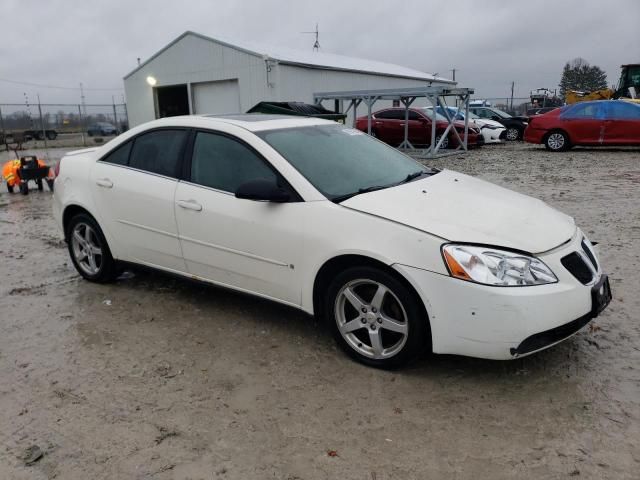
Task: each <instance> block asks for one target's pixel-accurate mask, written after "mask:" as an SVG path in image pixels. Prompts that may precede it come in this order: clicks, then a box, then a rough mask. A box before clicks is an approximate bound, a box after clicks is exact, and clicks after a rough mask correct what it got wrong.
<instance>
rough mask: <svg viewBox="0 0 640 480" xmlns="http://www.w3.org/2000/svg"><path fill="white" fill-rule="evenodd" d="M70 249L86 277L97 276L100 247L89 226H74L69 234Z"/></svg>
mask: <svg viewBox="0 0 640 480" xmlns="http://www.w3.org/2000/svg"><path fill="white" fill-rule="evenodd" d="M71 247H72V252H73V256H74V258H75V260H76V263H77V264H78V266H79V267H80V268H81V269H82V270H83V271H84V272H85V273H86V274H87V275H97V274H98V272H99V271H100V268H101V267H102V259H103V257H102V246H101V245H100V240H99V238H98V236H97V235H96V232H95V231H94V230H93V228H92V227H91V226H90V225H88V224H86V223H84V222H80V223H78V224H76V226H75V227H74V228H73V232H72V234H71Z"/></svg>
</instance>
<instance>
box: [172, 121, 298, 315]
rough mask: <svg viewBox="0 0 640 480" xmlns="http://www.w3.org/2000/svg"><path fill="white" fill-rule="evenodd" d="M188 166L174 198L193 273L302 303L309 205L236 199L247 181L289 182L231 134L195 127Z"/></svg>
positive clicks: (189, 264) (295, 302) (282, 299)
mask: <svg viewBox="0 0 640 480" xmlns="http://www.w3.org/2000/svg"><path fill="white" fill-rule="evenodd" d="M190 167H191V168H190V170H191V171H190V173H189V174H188V176H187V178H188V180H187V181H181V182H179V183H178V188H177V191H176V196H175V201H176V208H175V210H176V220H177V223H178V231H179V233H180V240H181V244H182V251H183V253H184V258H185V261H186V263H187V268H188V270H189V273H191V274H192V275H195V276H197V277H199V278H202V279H205V280H209V281H213V282H215V283H218V284H221V285H226V286H230V287H234V288H237V289H240V290H243V291H249V292H253V293H257V294H259V295H263V296H267V297H270V298H276V299H278V300H281V301H284V302H287V303H292V304H295V305H299V304H300V293H301V288H300V272H299V270H298V266H299V265H301V264H302V258H303V247H304V233H303V232H304V231H305V228H304V224H305V223H306V221H307V214H306V213H305V212H306V208H305V207H306V206H307V204H306V203H305V202H302V201H291V202H288V203H271V202H259V201H253V200H246V199H239V198H236V197H235V191H236V190H237V188H238V187H239V186H240V185H241V184H243V183H245V182H247V181H249V180H255V179H258V178H267V179H274V180H277V181H278V182H279V183H280V185H281V186H283V187H284V186H285V185H287V184H286V182H285V181H284V180H283V179H282V177H281V176H280V175H279V174H278V173H277V172H276V171H275V170H274V169H273V168H272V167H271V165H270V164H269V163H268V161H267V160H266V159H264V158H263V157H262V156H261V155H260V154H259V153H258V152H257V151H256V150H254V149H253V148H252V147H250V146H249V145H248V144H246V143H245V142H243V141H241V140H240V139H238V138H236V137H235V136H232V135H229V134H226V133H224V134H223V133H221V132H213V131H199V132H197V133H196V136H195V139H194V143H193V153H192V158H191V162H190ZM287 188H289V187H288V185H287ZM293 193H294V197H295V196H296V195H295V192H293Z"/></svg>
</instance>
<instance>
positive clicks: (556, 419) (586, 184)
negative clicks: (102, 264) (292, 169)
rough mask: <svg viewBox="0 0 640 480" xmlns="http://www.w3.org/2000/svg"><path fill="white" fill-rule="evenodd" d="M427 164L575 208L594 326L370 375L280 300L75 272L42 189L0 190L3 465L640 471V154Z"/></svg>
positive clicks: (377, 475)
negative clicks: (606, 287) (599, 265)
mask: <svg viewBox="0 0 640 480" xmlns="http://www.w3.org/2000/svg"><path fill="white" fill-rule="evenodd" d="M50 154H51V155H52V156H53V157H55V156H56V155H59V154H60V153H59V152H58V151H52V152H50ZM3 155H5V157H6V154H3ZM5 157H2V158H5ZM429 163H431V164H433V165H436V166H439V167H447V168H452V169H456V170H459V171H463V172H466V173H471V174H475V175H479V176H481V177H483V178H486V179H488V180H491V181H493V182H496V183H498V184H501V185H504V186H506V187H510V188H513V189H515V190H518V191H523V192H526V193H529V194H532V195H535V196H537V197H539V198H542V199H544V200H545V201H547V202H548V203H550V204H551V205H553V206H555V207H557V208H559V209H561V210H563V211H565V212H567V213H569V214H571V215H573V216H575V218H576V221H577V223H578V224H579V225H580V226H582V227H583V229H584V230H585V231H586V232H587V233H588V234H589V236H590V237H591V238H592V239H593V240H597V241H599V242H600V251H601V259H602V262H603V264H604V265H605V267H606V269H607V271H608V272H609V273H610V274H611V278H612V285H613V289H614V296H615V299H614V301H613V302H612V304H611V305H610V307H609V308H608V309H607V310H606V311H605V312H604V314H602V316H601V317H599V318H597V319H596V320H595V321H594V323H593V327H592V328H591V329H587V330H585V331H581V332H580V333H578V334H577V335H576V336H575V337H573V338H572V339H570V340H568V341H566V342H564V343H563V344H561V345H559V346H557V347H555V348H552V349H550V350H547V351H545V352H542V353H539V354H536V355H534V356H531V357H527V358H523V359H519V360H516V361H511V362H492V361H483V360H475V359H470V358H464V357H455V356H435V357H430V358H429V357H427V358H424V359H422V360H420V361H419V362H417V363H416V364H414V365H412V366H411V367H409V368H407V369H404V370H402V371H396V372H386V371H378V370H374V369H371V368H367V367H364V366H361V365H359V364H356V363H354V362H352V361H350V360H349V359H347V358H346V357H345V356H344V355H343V354H342V353H341V352H340V351H338V350H337V349H336V347H335V345H334V343H333V341H332V339H331V338H330V335H329V332H328V330H327V329H326V328H325V327H324V326H323V325H321V324H320V323H318V322H316V321H315V320H314V319H312V318H309V317H307V316H306V315H304V314H302V313H299V312H297V311H295V310H292V309H289V308H286V307H283V306H280V305H277V304H273V303H269V302H266V301H262V300H258V299H255V298H251V297H247V296H243V295H239V294H236V293H232V292H229V291H225V290H220V289H216V288H210V287H206V286H202V285H199V284H194V283H190V282H187V281H181V280H176V279H172V278H168V277H165V276H162V275H160V274H150V273H135V274H132V275H127V276H126V277H125V278H122V279H120V280H119V281H118V282H117V283H115V284H113V285H95V284H91V283H89V282H86V281H83V280H81V279H80V277H79V276H78V275H77V274H76V273H75V271H74V270H73V268H72V266H71V263H70V261H69V260H68V256H67V251H66V249H65V244H64V243H63V242H62V241H61V240H60V236H59V234H58V232H57V231H56V229H55V227H54V223H53V221H52V218H51V196H50V194H49V193H47V192H45V193H38V192H35V193H33V194H30V195H29V196H28V197H23V196H21V195H9V194H7V193H6V189H5V186H4V185H1V186H0V188H2V190H3V193H2V194H1V195H0V259H1V260H0V262H1V263H0V272H1V274H0V478H2V479H49V478H59V479H65V480H66V479H82V480H85V479H92V480H97V479H130V478H132V479H147V478H150V479H151V478H153V479H183V480H186V479H193V480H196V479H254V478H255V479H288V480H293V479H296V480H303V479H304V480H309V479H325V478H327V479H329V478H330V479H360V480H388V479H402V480H406V479H425V478H433V479H441V478H443V479H444V478H455V479H478V478H490V479H503V478H519V479H521V478H568V477H571V478H594V479H601V478H607V479H608V478H610V479H637V478H640V474H639V473H638V472H640V326H639V321H640V294H639V292H640V289H639V284H640V150H637V149H636V150H616V149H608V150H585V149H576V150H573V151H571V152H568V153H562V154H550V153H547V152H545V151H544V149H540V148H538V147H534V146H528V145H508V146H495V147H484V148H483V149H481V150H479V151H476V152H473V153H470V154H468V155H466V156H458V157H448V158H445V159H439V160H436V161H432V162H429ZM34 446H37V449H39V450H36V449H34V448H31V449H30V447H34ZM40 454H42V456H40ZM25 455H29V456H30V458H26V457H25ZM37 457H39V458H37ZM32 462H33V463H32ZM27 463H30V465H27Z"/></svg>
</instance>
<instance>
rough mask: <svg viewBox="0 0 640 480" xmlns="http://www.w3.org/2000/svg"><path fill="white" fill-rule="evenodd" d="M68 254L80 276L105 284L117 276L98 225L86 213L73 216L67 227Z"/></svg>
mask: <svg viewBox="0 0 640 480" xmlns="http://www.w3.org/2000/svg"><path fill="white" fill-rule="evenodd" d="M67 240H68V246H69V254H70V255H71V261H72V262H73V265H74V267H76V270H77V271H78V273H79V274H80V275H82V276H83V277H84V278H85V279H87V280H90V281H92V282H99V283H105V282H109V281H112V280H114V279H115V278H116V277H117V275H118V269H117V264H116V262H115V260H114V259H113V257H112V256H111V251H110V250H109V245H107V241H106V239H105V238H104V234H103V233H102V230H101V229H100V226H99V225H98V223H97V222H96V221H95V220H94V219H93V218H92V217H91V216H89V215H87V214H86V213H79V214H77V215H76V216H74V217H73V218H72V219H71V220H70V221H69V224H68V226H67Z"/></svg>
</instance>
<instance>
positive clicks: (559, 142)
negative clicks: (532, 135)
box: [544, 131, 571, 152]
mask: <svg viewBox="0 0 640 480" xmlns="http://www.w3.org/2000/svg"><path fill="white" fill-rule="evenodd" d="M544 146H545V147H546V148H547V150H551V151H552V152H562V151H564V150H568V149H569V148H570V147H571V144H570V143H569V137H568V136H567V134H566V133H564V132H560V131H555V132H551V133H550V134H549V135H547V137H546V138H545V140H544Z"/></svg>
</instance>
